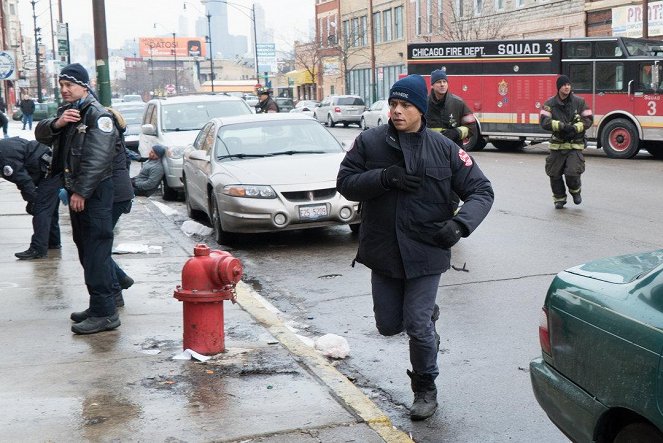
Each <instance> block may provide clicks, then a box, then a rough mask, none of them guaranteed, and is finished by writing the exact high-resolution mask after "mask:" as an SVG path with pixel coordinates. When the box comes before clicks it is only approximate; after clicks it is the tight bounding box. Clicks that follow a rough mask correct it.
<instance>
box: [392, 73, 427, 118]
mask: <svg viewBox="0 0 663 443" xmlns="http://www.w3.org/2000/svg"><path fill="white" fill-rule="evenodd" d="M392 98H395V99H399V100H405V101H407V102H410V103H412V104H413V105H414V106H416V107H417V109H419V111H421V113H422V114H425V113H426V111H427V110H428V88H427V87H426V81H425V80H424V78H423V77H422V76H420V75H417V74H411V75H408V76H407V77H404V78H402V79H400V80H398V81H397V82H396V83H394V85H393V86H392V87H391V90H390V91H389V100H391V99H392Z"/></svg>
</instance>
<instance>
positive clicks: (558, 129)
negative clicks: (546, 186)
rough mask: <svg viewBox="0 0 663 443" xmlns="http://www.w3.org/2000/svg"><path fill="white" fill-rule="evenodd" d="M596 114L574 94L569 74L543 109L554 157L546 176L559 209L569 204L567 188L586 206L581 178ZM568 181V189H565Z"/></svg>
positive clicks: (543, 122) (543, 124)
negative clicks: (548, 178) (589, 131)
mask: <svg viewBox="0 0 663 443" xmlns="http://www.w3.org/2000/svg"><path fill="white" fill-rule="evenodd" d="M593 122H594V115H593V113H592V110H591V109H589V107H588V106H587V104H586V103H585V100H583V99H582V98H581V97H578V96H577V95H575V94H573V92H571V80H569V78H568V77H567V76H566V75H560V76H559V77H558V78H557V94H555V96H554V97H551V98H549V99H548V100H547V101H546V102H545V103H544V105H543V108H541V118H540V124H541V127H542V128H543V129H545V130H547V131H552V136H551V137H550V145H549V149H550V154H548V157H546V174H547V175H548V176H549V177H550V187H551V188H552V193H553V203H554V204H555V209H562V208H563V207H564V205H565V204H566V187H568V188H569V193H570V194H571V197H572V198H573V203H575V204H576V205H579V204H580V203H582V197H581V195H580V191H581V181H580V176H581V175H582V173H583V172H585V157H584V156H583V154H582V151H583V149H585V147H586V146H587V138H586V137H585V131H587V130H588V129H589V128H591V127H592V124H593ZM564 178H565V179H566V187H565V186H564Z"/></svg>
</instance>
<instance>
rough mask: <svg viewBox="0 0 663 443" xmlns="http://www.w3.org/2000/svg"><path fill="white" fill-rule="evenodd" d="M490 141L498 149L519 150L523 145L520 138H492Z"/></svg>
mask: <svg viewBox="0 0 663 443" xmlns="http://www.w3.org/2000/svg"><path fill="white" fill-rule="evenodd" d="M491 143H492V144H493V146H495V147H496V148H497V150H498V151H507V152H513V151H520V150H521V149H523V147H524V146H525V142H524V141H522V140H492V141H491Z"/></svg>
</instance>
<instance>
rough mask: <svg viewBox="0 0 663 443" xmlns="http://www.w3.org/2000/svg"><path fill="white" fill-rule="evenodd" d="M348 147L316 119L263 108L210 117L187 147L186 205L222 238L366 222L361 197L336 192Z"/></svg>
mask: <svg viewBox="0 0 663 443" xmlns="http://www.w3.org/2000/svg"><path fill="white" fill-rule="evenodd" d="M344 155H345V152H344V151H343V148H342V147H341V145H340V143H339V142H338V141H337V140H336V139H335V138H334V137H333V136H332V135H331V134H330V133H329V131H328V130H327V129H326V128H324V127H323V126H321V125H320V124H319V123H317V122H316V120H314V119H312V118H310V117H307V116H304V115H301V114H290V113H285V114H284V113H280V114H257V115H251V116H241V117H228V118H220V119H219V118H217V119H212V120H210V121H209V122H208V123H207V124H206V125H205V126H204V127H203V129H202V130H201V131H200V133H199V134H198V136H197V138H196V140H195V142H194V143H193V145H191V146H189V147H188V148H187V149H186V150H185V153H184V170H183V178H184V193H185V199H186V206H187V212H188V213H189V216H190V217H192V218H195V216H196V215H198V213H203V214H205V215H206V216H207V218H208V219H209V220H210V222H211V224H212V227H213V228H214V236H215V239H216V241H217V242H218V243H226V242H228V241H231V240H232V238H233V235H232V234H233V233H256V232H271V231H284V230H292V229H306V228H314V227H321V226H333V225H342V224H349V225H350V228H352V231H353V232H356V231H357V229H358V227H359V225H358V223H359V216H358V203H356V202H351V201H348V200H346V199H345V198H344V197H343V196H341V195H340V194H339V193H338V192H337V191H336V175H337V174H338V168H339V165H340V163H341V160H342V159H343V157H344Z"/></svg>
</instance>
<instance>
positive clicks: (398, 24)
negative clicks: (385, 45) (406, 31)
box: [394, 6, 403, 39]
mask: <svg viewBox="0 0 663 443" xmlns="http://www.w3.org/2000/svg"><path fill="white" fill-rule="evenodd" d="M394 37H395V38H396V39H402V38H403V7H402V6H397V7H395V8H394Z"/></svg>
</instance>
